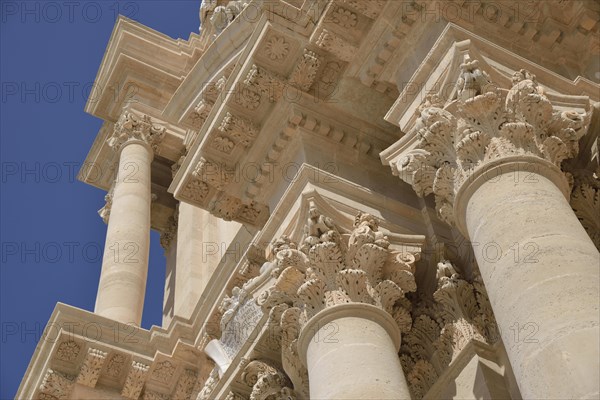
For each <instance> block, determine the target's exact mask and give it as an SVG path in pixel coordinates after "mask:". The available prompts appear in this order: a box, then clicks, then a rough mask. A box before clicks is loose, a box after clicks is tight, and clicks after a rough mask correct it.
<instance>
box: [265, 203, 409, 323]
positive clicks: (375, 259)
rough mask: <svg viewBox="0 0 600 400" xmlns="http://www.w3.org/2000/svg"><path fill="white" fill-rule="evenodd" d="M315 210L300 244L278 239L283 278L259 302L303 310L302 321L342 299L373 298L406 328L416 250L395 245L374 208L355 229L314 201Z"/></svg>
mask: <svg viewBox="0 0 600 400" xmlns="http://www.w3.org/2000/svg"><path fill="white" fill-rule="evenodd" d="M309 216H310V217H309V220H308V224H307V225H306V226H305V235H304V239H303V240H302V241H301V243H300V244H299V245H298V244H296V243H294V242H292V241H291V240H290V239H289V238H287V237H285V236H284V237H282V238H280V239H279V240H277V241H275V242H274V243H273V254H274V260H273V262H274V263H275V264H276V269H275V270H274V271H273V274H274V275H275V276H277V280H276V282H275V284H274V285H273V286H272V287H271V288H269V289H268V290H266V291H264V292H263V293H262V294H261V296H260V298H259V299H258V303H259V304H260V305H261V306H262V307H263V308H264V309H267V310H270V309H272V308H273V307H275V306H277V305H283V304H285V305H287V306H288V307H289V309H288V310H287V311H286V312H287V313H288V314H289V313H296V314H298V321H299V323H300V324H301V325H304V324H305V323H306V322H307V321H308V320H309V319H310V318H311V317H313V316H314V315H316V314H317V313H318V312H319V311H321V310H324V309H326V308H328V307H331V306H334V305H337V304H344V303H366V304H372V305H375V306H377V307H380V308H381V309H383V310H385V311H386V312H388V313H389V314H390V315H391V316H392V317H393V318H394V320H395V321H396V322H397V324H398V326H399V328H400V330H401V331H402V332H406V331H408V330H410V326H411V324H412V321H411V317H410V302H409V301H408V300H407V299H406V297H405V295H406V294H407V293H409V292H414V291H415V290H416V288H417V286H416V283H415V279H414V276H413V273H414V270H415V266H414V262H415V260H416V257H415V255H413V254H410V253H403V252H400V251H396V250H391V249H389V246H390V243H389V241H388V239H387V237H386V236H384V234H383V233H382V232H380V231H379V229H378V223H377V220H376V219H375V218H374V217H373V216H371V215H369V214H362V213H360V214H359V215H358V216H357V217H356V221H355V224H354V230H353V231H352V232H349V233H347V232H344V231H342V230H341V229H340V228H338V227H337V226H336V225H335V224H334V223H333V221H332V220H331V218H328V217H325V216H323V215H321V214H320V213H319V211H318V210H317V209H316V207H314V205H313V206H311V209H310V211H309ZM284 314H285V313H284ZM282 318H283V317H282Z"/></svg>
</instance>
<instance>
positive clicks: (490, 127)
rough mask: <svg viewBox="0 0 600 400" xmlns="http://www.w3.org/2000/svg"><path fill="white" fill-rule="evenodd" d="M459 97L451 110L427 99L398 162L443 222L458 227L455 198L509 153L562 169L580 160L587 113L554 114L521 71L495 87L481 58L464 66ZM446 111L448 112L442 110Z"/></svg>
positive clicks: (533, 82)
mask: <svg viewBox="0 0 600 400" xmlns="http://www.w3.org/2000/svg"><path fill="white" fill-rule="evenodd" d="M460 70H461V72H460V76H459V78H458V81H457V84H456V89H457V98H456V100H455V101H453V102H451V103H450V104H448V105H447V106H446V107H443V105H442V104H441V103H440V101H439V99H438V98H437V97H436V96H435V95H433V96H428V97H427V99H426V100H425V101H424V102H423V104H421V106H420V107H419V109H418V111H417V113H418V116H419V118H418V120H417V122H416V124H415V127H414V128H413V130H412V134H413V135H416V136H417V138H418V141H417V144H416V146H415V147H414V148H413V149H412V150H410V151H409V152H408V153H406V154H404V156H403V157H400V158H399V159H398V160H397V161H396V165H395V167H396V168H397V170H398V173H399V176H400V178H401V179H402V180H404V181H406V182H407V183H409V184H411V185H412V187H413V188H414V190H415V191H416V192H417V194H418V195H419V196H426V195H428V194H431V193H433V194H434V195H435V200H436V205H437V207H436V208H437V211H438V214H439V216H440V217H441V218H442V220H444V221H446V222H448V223H454V222H455V220H454V212H453V206H454V197H455V195H456V193H457V192H458V190H459V189H460V187H461V185H462V184H463V183H465V181H467V180H468V179H469V178H470V177H471V176H472V175H473V173H474V171H476V170H478V169H480V168H481V167H482V166H484V165H486V164H489V163H490V162H492V161H494V160H498V159H502V158H505V157H511V156H528V157H534V158H539V159H542V160H545V161H548V162H550V163H551V164H554V165H555V166H557V167H558V168H560V165H561V163H562V161H563V160H565V159H568V158H572V157H574V156H576V155H577V152H578V141H579V139H580V138H581V137H582V136H583V135H584V134H585V133H586V131H587V127H588V124H589V119H590V118H589V117H590V114H589V113H584V114H580V113H578V112H576V111H559V110H555V109H554V108H553V106H552V104H551V103H550V101H549V100H548V98H547V97H546V95H545V92H544V89H543V88H542V87H541V86H540V85H539V84H538V83H537V80H536V77H535V75H533V74H531V73H529V72H528V71H526V70H520V71H518V72H516V73H515V74H514V75H513V79H512V84H513V87H512V88H511V89H510V90H508V91H506V90H503V89H498V88H497V86H495V85H494V84H493V83H492V82H491V80H490V77H489V75H488V74H487V73H486V72H485V71H482V70H481V69H480V68H479V63H478V61H476V60H474V61H471V60H470V59H469V58H468V56H467V57H465V61H464V63H463V64H461V66H460ZM442 107H443V108H442Z"/></svg>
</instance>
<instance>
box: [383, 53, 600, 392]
mask: <svg viewBox="0 0 600 400" xmlns="http://www.w3.org/2000/svg"><path fill="white" fill-rule="evenodd" d="M457 97H458V99H457V100H455V101H452V102H450V101H448V102H445V103H444V102H441V101H440V99H439V98H436V97H429V98H428V99H427V100H426V101H425V103H424V104H423V105H422V106H421V107H420V109H419V111H420V117H419V118H418V120H417V121H416V123H415V126H414V128H413V129H412V132H411V133H409V135H410V136H412V137H413V138H414V139H415V142H414V144H413V145H412V149H410V150H408V151H405V152H403V153H401V154H400V155H399V156H398V157H397V158H396V160H395V161H394V162H393V168H395V170H396V172H397V173H398V174H399V175H400V177H401V178H402V179H404V180H405V181H407V182H408V183H410V184H412V186H413V188H414V189H415V190H416V191H417V193H418V194H419V195H421V196H425V195H428V194H431V193H433V194H434V195H435V200H436V207H437V210H438V213H439V215H440V217H441V218H442V219H444V220H445V221H447V222H448V223H450V224H454V225H455V226H457V227H458V229H459V230H460V231H461V232H462V233H463V235H465V237H467V238H469V239H470V241H471V243H472V245H473V250H474V252H475V255H476V259H477V262H478V265H479V268H480V270H481V275H482V277H483V280H484V283H485V286H486V288H487V291H488V293H489V298H490V302H491V305H492V308H493V311H494V314H495V316H496V319H497V321H498V325H499V328H500V330H501V334H502V339H503V341H504V345H505V346H506V349H507V352H508V356H509V359H510V361H511V364H512V367H513V370H514V372H515V376H516V379H517V381H518V384H519V387H520V390H521V394H522V396H523V398H536V399H545V398H594V397H597V396H598V392H599V387H598V378H597V377H598V375H599V373H600V368H599V363H598V360H599V358H600V354H599V351H598V342H599V339H600V336H599V331H598V317H599V315H598V314H599V313H598V294H599V286H598V278H599V274H598V272H599V264H600V255H599V254H598V251H597V249H596V248H595V247H594V245H593V243H592V241H591V240H590V238H589V237H588V235H587V234H586V232H585V230H584V229H583V227H582V225H581V224H580V223H579V221H578V220H577V218H576V216H575V215H574V213H573V211H572V209H571V207H570V206H569V203H568V201H567V200H566V199H567V198H568V197H569V192H570V190H569V185H568V179H567V177H566V176H565V174H563V173H562V171H561V169H560V165H561V163H562V161H563V160H564V159H567V158H570V157H574V156H575V155H576V154H577V143H578V140H579V139H580V138H581V137H582V136H583V135H584V134H585V132H586V130H587V125H588V122H589V114H586V113H585V112H583V113H578V112H575V111H562V110H563V109H564V108H561V110H554V108H553V106H552V104H551V103H550V101H549V100H548V98H547V97H546V96H545V93H544V90H543V89H542V87H541V86H539V85H538V84H537V81H536V78H535V76H534V75H532V74H530V73H529V72H527V71H525V70H521V71H518V72H516V73H515V74H514V76H513V87H512V88H511V89H510V90H508V91H507V90H502V89H497V87H496V86H495V85H492V84H491V82H490V80H489V76H488V75H487V74H486V73H485V72H484V71H481V70H480V69H479V66H478V63H477V61H471V60H469V59H466V60H465V62H464V64H462V65H461V74H460V77H459V79H458V83H457ZM567 99H568V96H563V97H562V100H563V104H562V106H564V103H565V102H566V101H567Z"/></svg>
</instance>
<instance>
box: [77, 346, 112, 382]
mask: <svg viewBox="0 0 600 400" xmlns="http://www.w3.org/2000/svg"><path fill="white" fill-rule="evenodd" d="M106 355H107V353H106V352H105V351H101V350H98V349H94V348H89V349H88V351H87V355H86V357H85V360H84V361H83V365H82V367H81V370H80V371H79V375H78V376H77V383H78V384H80V385H85V386H88V387H91V388H93V387H95V386H96V382H98V378H99V377H100V371H101V370H102V366H103V365H104V361H105V360H106Z"/></svg>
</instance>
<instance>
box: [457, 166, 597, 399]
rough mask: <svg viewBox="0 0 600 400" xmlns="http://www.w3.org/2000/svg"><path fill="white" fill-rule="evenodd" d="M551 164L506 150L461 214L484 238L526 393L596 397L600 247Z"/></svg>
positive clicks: (462, 201)
mask: <svg viewBox="0 0 600 400" xmlns="http://www.w3.org/2000/svg"><path fill="white" fill-rule="evenodd" d="M548 164H549V163H545V162H544V161H543V160H541V159H531V160H527V159H519V158H517V159H505V160H502V162H501V163H499V164H498V165H495V166H493V165H490V166H489V167H488V168H483V169H482V170H480V171H478V174H477V176H475V177H474V178H475V179H473V181H472V182H469V183H467V184H465V185H463V187H462V188H461V190H460V191H459V193H458V194H457V198H456V206H457V208H458V210H459V212H458V213H457V215H456V217H457V224H458V225H459V227H461V228H462V229H461V230H463V232H465V234H466V235H468V237H469V238H470V240H471V242H472V243H473V245H474V246H475V257H476V259H477V263H478V265H479V267H480V269H481V274H482V277H483V280H484V282H485V283H486V287H487V291H488V294H489V298H490V302H491V304H492V307H493V309H494V313H495V315H496V320H497V322H498V325H499V326H500V327H501V328H502V338H503V340H504V344H505V346H506V349H507V352H508V355H509V358H510V360H511V363H512V366H513V370H514V372H515V375H516V376H517V379H518V380H519V384H520V385H521V394H522V395H523V398H543V399H548V398H578V399H579V398H581V399H584V398H594V397H597V396H598V390H599V389H598V379H597V376H598V372H599V371H600V368H599V357H600V353H599V351H598V344H599V338H600V332H599V330H598V313H599V311H598V296H599V293H600V291H599V289H600V288H599V285H598V276H599V275H598V270H599V266H600V257H599V254H598V250H597V249H596V247H595V246H594V244H593V242H592V241H591V239H590V238H589V236H588V235H587V233H586V232H585V230H584V228H583V226H582V225H581V223H580V222H579V220H578V219H577V217H576V216H575V214H574V213H573V210H572V209H571V207H570V206H569V203H568V202H567V200H566V198H565V195H566V193H565V192H567V193H568V187H567V184H566V180H565V179H564V176H563V175H562V174H561V173H560V170H559V169H558V168H556V167H555V166H553V165H548ZM509 171H518V172H509ZM486 175H487V176H486ZM459 221H460V222H459ZM594 395H595V396H594Z"/></svg>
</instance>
